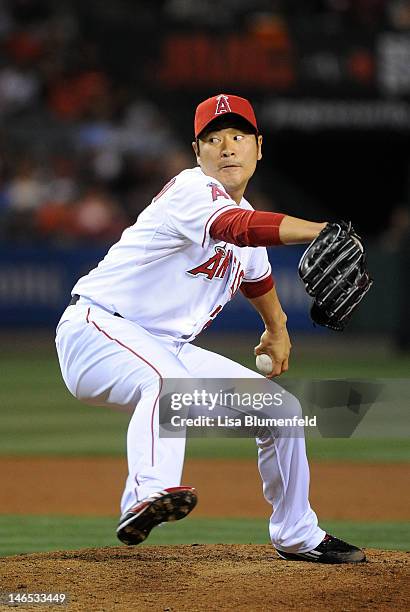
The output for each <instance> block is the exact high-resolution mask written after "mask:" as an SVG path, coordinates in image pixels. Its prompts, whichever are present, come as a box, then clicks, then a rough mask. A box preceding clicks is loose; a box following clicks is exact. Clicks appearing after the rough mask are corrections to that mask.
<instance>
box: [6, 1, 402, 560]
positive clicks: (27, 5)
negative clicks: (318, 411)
mask: <svg viewBox="0 0 410 612" xmlns="http://www.w3.org/2000/svg"><path fill="white" fill-rule="evenodd" d="M409 32H410V2H409V0H305V1H303V2H296V1H295V0H270V1H268V0H222V1H216V0H158V1H156V2H149V1H136V0H104V2H100V1H97V0H88V1H86V2H84V1H80V0H53V1H51V0H9V1H7V0H0V48H1V53H0V143H1V146H0V340H1V344H0V379H1V381H2V385H1V388H0V418H1V422H2V424H3V425H2V429H3V431H2V446H1V450H0V453H1V454H2V455H3V456H8V457H10V456H12V455H21V456H23V455H52V456H56V455H75V454H79V455H84V454H88V455H104V454H106V455H120V456H123V453H124V448H123V447H124V435H125V434H124V432H125V426H126V420H125V419H124V418H123V416H122V415H114V414H113V415H111V414H110V415H108V414H106V413H101V414H98V413H96V412H95V409H93V410H91V409H86V408H84V407H81V406H80V405H77V403H76V402H75V401H74V400H72V398H70V397H69V396H68V392H66V391H65V389H64V387H63V383H62V381H61V380H60V377H59V371H58V365H57V362H56V358H55V354H54V348H53V339H54V328H55V324H56V322H57V320H58V318H59V316H60V314H61V312H62V310H63V309H64V307H65V305H66V303H67V302H68V300H69V295H70V290H71V287H72V285H73V283H74V281H75V280H76V279H77V278H78V277H79V276H80V275H82V274H84V273H85V272H87V271H88V270H89V269H90V268H91V267H93V266H94V265H95V264H96V263H97V262H98V261H99V259H100V258H101V257H102V256H103V255H104V253H105V251H106V250H107V248H108V246H109V245H110V244H112V243H113V242H115V241H116V240H117V239H118V237H119V236H120V234H121V232H122V230H123V229H124V228H125V227H126V226H127V225H129V224H130V223H133V222H134V221H135V219H136V217H137V216H138V214H139V212H140V211H141V210H142V209H143V208H144V207H145V206H146V205H147V204H148V203H149V202H150V200H151V199H152V197H153V196H154V195H155V194H156V193H157V192H158V191H159V190H160V189H161V187H162V186H163V184H164V183H165V182H167V181H168V180H169V179H170V178H171V177H172V176H174V175H175V174H176V173H178V172H179V171H180V170H182V169H183V168H185V167H191V166H193V165H194V164H195V160H194V157H193V154H192V151H191V144H190V143H191V140H192V132H193V127H192V124H193V115H194V109H195V106H196V105H197V104H198V102H200V101H201V100H203V99H204V98H206V97H208V96H210V95H214V94H215V93H216V92H225V93H233V94H237V95H242V96H245V97H248V98H249V99H250V100H251V101H252V102H253V104H254V105H255V109H256V114H257V117H258V120H259V124H260V128H261V132H262V133H263V135H264V157H263V160H262V162H261V163H260V165H259V168H258V170H257V173H256V176H255V177H254V179H253V180H252V182H251V185H250V187H249V191H248V192H247V194H246V195H247V197H248V199H249V200H250V201H251V203H252V204H253V205H254V206H255V208H259V209H263V210H275V211H281V212H287V213H289V214H292V215H295V216H302V217H306V218H309V219H312V220H318V221H322V220H328V219H330V220H335V219H339V218H344V219H351V220H352V221H353V223H354V225H355V227H356V229H357V231H358V233H359V234H361V235H362V236H363V238H364V239H365V241H366V243H367V244H368V247H369V267H370V269H371V273H372V276H373V277H374V279H375V283H374V287H373V288H372V290H371V292H370V294H369V295H368V296H367V297H366V300H365V302H364V303H363V306H362V307H361V309H360V311H359V312H358V313H357V314H356V315H355V317H354V319H353V321H352V323H351V325H350V326H349V329H348V330H347V331H346V332H345V333H344V334H343V335H338V334H333V333H330V332H326V331H324V330H320V329H315V328H313V326H312V324H311V322H310V320H309V316H308V306H309V302H308V299H307V298H306V296H305V294H304V291H303V288H302V286H301V284H300V283H299V281H298V278H297V274H296V266H297V262H298V259H299V257H300V255H301V252H302V251H303V249H300V248H297V247H292V248H289V247H288V248H286V249H284V248H278V249H272V250H271V252H270V257H271V260H272V265H273V271H274V276H275V278H276V281H277V288H278V292H279V294H280V297H281V299H282V302H283V304H284V308H285V310H286V311H287V313H288V316H289V329H290V333H291V335H292V338H293V341H294V357H293V365H292V372H291V374H292V375H293V376H316V377H323V378H326V377H338V378H345V377H349V376H356V377H364V378H372V377H399V378H407V377H408V373H409V367H410V316H409V315H410V282H409V270H410V240H409V238H410V147H409V135H410V70H409V66H410V34H409ZM113 290H115V288H113ZM260 331H261V326H260V322H259V321H258V318H257V316H256V314H255V313H253V312H252V310H251V309H250V307H249V306H248V305H247V304H246V301H245V300H244V299H243V298H242V297H241V296H240V297H237V298H236V299H235V300H234V302H233V303H232V304H230V305H229V306H228V307H227V308H226V311H224V313H223V315H221V316H220V318H219V319H218V320H216V321H215V323H214V324H213V325H212V328H211V329H210V330H208V331H207V332H206V334H204V337H203V338H202V339H200V342H199V343H200V344H201V343H202V345H203V346H207V347H211V348H214V349H216V350H218V351H220V352H222V353H224V354H226V355H228V356H231V357H233V358H235V359H237V360H238V361H241V362H243V363H246V364H248V365H250V366H251V367H254V366H253V357H252V352H253V347H254V346H255V344H256V343H257V341H258V340H257V339H258V335H259V333H260ZM319 442H320V441H319ZM319 442H318V441H317V442H316V443H314V444H312V449H311V450H312V456H313V458H314V459H315V458H316V459H319V460H326V459H337V458H339V457H344V458H346V457H347V458H348V459H349V458H350V459H352V460H361V461H392V462H397V461H404V460H406V459H408V457H409V454H408V445H407V446H406V445H405V444H404V441H403V440H401V441H397V440H394V439H390V440H386V441H385V443H381V442H380V440H378V441H377V444H376V443H374V442H373V443H372V442H368V444H365V445H363V444H362V443H361V442H360V441H356V442H354V441H352V444H350V445H349V446H348V447H346V442H345V441H344V442H343V444H341V441H338V440H335V441H334V442H332V444H331V443H330V442H329V440H322V441H321V442H322V444H320V443H319ZM245 446H246V445H245ZM192 448H193V450H192V451H189V452H191V453H192V456H204V457H206V456H213V457H215V456H218V452H219V453H220V455H221V456H222V455H224V453H225V454H226V453H227V452H228V451H226V449H225V450H223V449H222V450H221V448H220V450H219V451H218V450H216V449H215V448H214V447H212V449H208V450H202V451H201V449H200V445H196V446H195V445H194V446H193V447H192ZM229 448H230V446H229ZM198 449H199V450H198ZM247 449H248V447H247ZM247 449H245V450H244V451H243V456H249V452H250V451H249V449H248V450H247ZM201 453H202V455H201ZM235 453H236V454H238V450H232V455H231V456H235ZM252 453H253V451H252ZM228 454H229V453H228ZM7 478H9V479H12V478H13V474H12V473H10V474H9V475H8V476H5V479H7ZM0 512H2V513H3V514H4V510H3V511H2V510H1V509H0ZM1 525H3V527H1ZM27 525H28V523H27V524H26V528H27V529H28V530H29V531H30V529H31V527H30V528H29V527H28V526H27ZM36 525H37V523H36ZM45 525H46V526H45V527H44V526H43V527H44V529H45V530H47V529H48V527H47V525H49V523H47V522H46V523H45ZM104 529H105V527H104ZM17 531H18V532H19V534H17ZM0 532H1V533H2V534H3V535H5V534H6V535H7V536H9V534H10V521H9V517H8V515H7V514H4V516H3V519H2V520H0ZM27 533H28V532H27V531H25V530H24V529H22V527H21V525H20V526H17V528H16V533H15V539H14V540H13V538H12V541H9V543H8V544H7V546H6V552H13V551H14V552H19V551H23V550H30V546H31V549H37V550H39V548H38V546H40V540H41V538H40V537H38V538H37V540H36V539H35V538H34V540H33V542H34V544H31V545H30V544H29V543H28V536H27ZM30 533H31V532H30ZM104 533H105V532H104ZM389 533H390V532H389ZM21 534H23V535H22V536H21ZM41 534H43V532H41ZM342 535H343V534H342ZM13 537H14V536H13ZM42 537H43V536H42ZM398 539H400V541H402V537H401V536H400V538H399V537H397V540H398ZM376 540H377V538H376ZM387 540H388V538H387ZM96 541H97V540H94V542H96ZM102 541H103V542H104V541H105V540H104V539H102ZM369 541H371V542H374V541H375V540H374V539H373V540H372V539H371V538H370V540H369ZM390 541H393V540H390ZM42 542H43V543H44V539H43V540H42ZM377 542H379V543H380V540H377ZM377 542H376V543H377ZM59 545H61V546H63V545H65V544H64V543H61V542H60V543H59ZM79 545H80V544H79ZM3 554H4V552H3Z"/></svg>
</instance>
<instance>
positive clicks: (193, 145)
mask: <svg viewBox="0 0 410 612" xmlns="http://www.w3.org/2000/svg"><path fill="white" fill-rule="evenodd" d="M192 148H193V150H194V153H195V155H196V161H197V162H198V164H199V145H198V142H195V141H194V142H193V143H192Z"/></svg>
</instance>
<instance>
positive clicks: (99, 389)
mask: <svg viewBox="0 0 410 612" xmlns="http://www.w3.org/2000/svg"><path fill="white" fill-rule="evenodd" d="M194 135H195V139H194V142H193V143H192V146H193V150H194V153H195V156H196V161H197V166H196V167H194V168H190V169H186V170H184V171H182V172H181V173H180V174H178V175H177V176H175V177H174V178H172V179H171V180H170V181H169V183H167V184H166V185H165V186H164V187H163V189H162V190H161V191H160V192H159V193H158V194H157V195H156V196H155V197H154V198H153V199H152V201H151V203H150V204H149V205H148V206H147V207H146V208H145V210H144V211H143V212H142V213H141V214H140V215H139V217H138V219H137V221H136V222H135V223H134V225H132V226H131V227H129V228H127V229H126V230H125V231H124V232H123V234H122V236H121V238H120V240H119V241H118V242H117V243H116V244H114V246H112V247H111V248H110V249H109V251H108V252H107V254H106V256H105V257H104V259H103V260H102V261H101V262H100V263H99V264H98V266H97V267H96V268H95V269H94V270H92V271H91V272H90V273H89V274H87V275H86V276H83V277H82V278H80V279H79V280H78V282H77V283H76V284H75V286H74V287H73V290H72V298H71V301H70V303H69V305H68V306H67V308H66V310H65V312H64V313H63V315H62V317H61V319H60V321H59V323H58V327H57V335H56V346H57V352H58V357H59V361H60V366H61V372H62V376H63V378H64V381H65V383H66V385H67V387H68V389H69V390H70V392H71V393H72V394H73V395H74V396H75V397H76V398H78V399H79V400H81V401H82V402H86V403H90V404H96V405H106V406H112V405H116V406H118V405H119V406H122V407H127V408H128V409H131V411H132V417H131V419H130V423H129V427H128V434H127V458H128V478H127V481H126V483H125V488H124V492H123V495H122V500H121V512H122V515H121V518H120V521H119V525H118V529H117V535H118V538H119V539H120V540H121V541H122V542H124V543H126V544H129V545H135V544H139V543H140V542H142V541H143V540H145V538H146V537H147V536H148V534H149V533H150V531H151V529H152V528H153V527H155V526H157V525H159V524H160V523H162V522H166V521H170V520H178V519H182V518H184V517H185V516H186V515H187V514H188V513H189V512H190V511H191V510H192V509H193V508H194V506H195V504H196V502H197V494H196V491H195V489H194V488H192V487H188V486H181V485H180V479H181V474H182V468H183V462H184V452H185V439H184V438H171V437H170V438H165V437H160V436H159V421H158V401H159V396H160V393H161V389H162V387H163V383H164V380H165V379H167V378H224V377H225V378H262V375H261V374H260V373H257V372H254V371H252V370H249V369H247V368H245V367H244V366H242V365H240V364H238V363H235V362H234V361H232V360H230V359H227V358H226V357H223V356H221V355H219V354H216V353H213V352H209V351H206V350H204V349H202V348H199V347H197V346H194V345H193V344H192V341H193V340H194V339H195V338H196V337H197V336H198V334H200V332H201V330H203V329H204V328H206V327H208V326H209V325H210V324H211V322H212V321H213V319H215V317H216V316H221V315H220V313H221V311H222V309H223V307H224V305H225V304H226V303H227V302H228V301H229V300H231V299H232V298H233V297H234V296H235V294H236V292H237V291H238V290H240V291H241V292H242V293H243V294H244V295H245V296H246V297H247V298H248V299H249V300H250V302H251V303H252V304H253V306H254V307H255V308H256V309H257V311H258V312H259V314H260V316H261V318H262V320H263V322H264V326H265V331H264V332H263V334H262V336H261V338H260V343H259V344H258V346H257V347H256V348H255V354H256V355H266V356H268V359H267V360H266V359H265V361H264V363H265V366H266V362H267V363H268V364H269V366H268V367H269V368H270V371H269V372H266V374H267V376H268V377H274V376H279V375H280V374H281V373H282V372H285V371H286V370H287V369H288V367H289V354H290V349H291V343H290V340H289V335H288V331H287V329H286V315H285V313H284V312H283V309H282V307H281V304H280V302H279V299H278V296H277V294H276V290H275V285H274V280H273V278H272V274H271V268H270V265H269V260H268V257H267V252H266V247H274V246H275V245H290V244H299V243H311V242H312V241H315V240H320V235H321V232H322V231H325V230H326V228H327V226H328V224H327V223H326V222H323V223H315V222H311V221H307V220H304V219H297V218H294V217H291V216H289V215H286V214H279V213H273V212H260V211H256V210H254V209H253V208H252V206H251V204H250V203H249V202H248V201H247V200H246V199H245V198H244V193H245V189H246V187H247V184H248V181H249V180H250V178H251V177H252V175H253V174H254V172H255V169H256V165H257V162H258V161H259V160H261V158H262V136H261V135H260V133H259V129H258V125H257V121H256V118H255V114H254V111H253V108H252V106H251V104H250V103H249V102H248V101H247V100H246V99H244V98H240V97H238V96H235V95H226V94H220V95H216V96H214V97H212V98H209V99H207V100H205V101H203V102H202V103H201V104H199V106H198V107H197V109H196V113H195V120H194ZM322 235H323V234H322ZM269 358H270V360H271V361H269ZM272 384H274V383H272ZM294 399H295V398H294ZM295 402H297V400H296V399H295ZM256 442H257V445H258V467H259V472H260V475H261V478H262V482H263V493H264V496H265V498H266V499H267V501H268V502H269V503H270V504H271V505H272V515H271V517H270V522H269V533H270V538H271V541H272V544H273V546H274V547H275V549H276V550H277V552H278V554H279V556H280V557H282V558H284V559H299V560H300V559H305V560H308V561H314V562H324V563H348V562H360V561H364V560H365V555H364V553H363V551H362V550H360V549H359V548H357V547H355V546H352V545H350V544H347V543H346V542H343V541H342V540H339V539H338V538H335V537H334V536H331V535H329V534H326V533H325V531H323V530H322V529H321V528H320V527H319V525H318V520H317V517H316V514H315V512H314V511H313V509H312V508H311V507H310V504H309V500H308V489H309V468H308V462H307V458H306V452H305V442H304V439H303V437H286V438H284V437H281V436H275V435H274V434H273V433H271V435H268V436H264V437H263V438H257V440H256Z"/></svg>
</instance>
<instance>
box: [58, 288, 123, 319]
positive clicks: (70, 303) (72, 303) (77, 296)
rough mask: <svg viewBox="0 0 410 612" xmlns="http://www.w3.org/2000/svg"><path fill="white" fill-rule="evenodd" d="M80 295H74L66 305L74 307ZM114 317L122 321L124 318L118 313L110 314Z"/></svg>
mask: <svg viewBox="0 0 410 612" xmlns="http://www.w3.org/2000/svg"><path fill="white" fill-rule="evenodd" d="M80 297H81V295H78V293H74V295H73V297H72V298H71V300H70V301H69V303H68V305H69V306H74V305H75V304H77V302H78V300H79V299H80ZM112 314H113V315H114V317H120V319H123V318H124V317H123V316H121V315H120V313H119V312H113V313H112Z"/></svg>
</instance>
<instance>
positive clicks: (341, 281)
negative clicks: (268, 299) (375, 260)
mask: <svg viewBox="0 0 410 612" xmlns="http://www.w3.org/2000/svg"><path fill="white" fill-rule="evenodd" d="M298 272H299V276H300V278H301V279H302V282H303V283H304V285H305V289H306V291H307V293H308V294H309V295H311V296H312V297H313V298H314V299H313V303H312V306H311V309H310V316H311V318H312V321H313V322H314V323H317V324H318V325H324V326H325V327H329V328H330V329H334V330H336V331H343V329H344V328H345V326H346V323H347V322H348V321H349V319H350V317H351V316H352V314H353V311H354V309H355V308H356V307H357V306H358V305H359V303H360V302H361V300H362V299H363V298H364V296H365V295H366V293H367V292H368V291H369V289H370V287H371V286H372V284H373V281H372V279H371V278H370V276H369V272H368V270H367V267H366V255H365V250H364V246H363V244H362V241H361V238H360V236H358V235H357V234H356V233H355V231H354V229H353V227H352V224H351V223H350V221H349V222H346V221H339V222H337V223H328V224H327V225H326V227H325V228H324V229H323V230H322V231H321V232H320V234H319V235H318V237H317V238H315V240H313V242H312V243H311V244H310V245H309V246H308V248H307V249H306V251H305V252H304V253H303V255H302V257H301V259H300V262H299V266H298Z"/></svg>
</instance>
